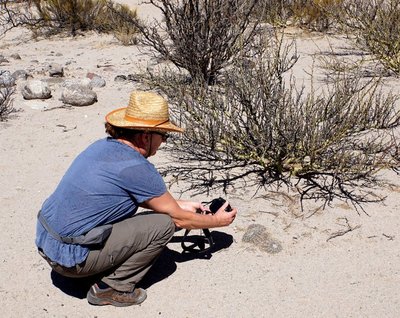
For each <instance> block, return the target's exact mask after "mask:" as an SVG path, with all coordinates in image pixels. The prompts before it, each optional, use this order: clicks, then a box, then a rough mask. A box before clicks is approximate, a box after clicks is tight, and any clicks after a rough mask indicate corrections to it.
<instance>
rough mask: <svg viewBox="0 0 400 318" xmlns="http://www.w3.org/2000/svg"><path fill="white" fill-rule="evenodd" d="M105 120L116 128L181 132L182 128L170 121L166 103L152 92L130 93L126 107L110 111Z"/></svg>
mask: <svg viewBox="0 0 400 318" xmlns="http://www.w3.org/2000/svg"><path fill="white" fill-rule="evenodd" d="M105 119H106V122H108V123H109V124H111V125H114V126H116V127H125V128H129V129H137V130H150V131H172V132H183V129H182V128H180V127H178V126H176V125H175V124H174V123H172V122H171V121H170V119H169V111H168V103H167V101H166V100H165V99H164V98H163V97H162V96H160V95H158V94H156V93H153V92H143V91H134V92H132V93H131V95H130V98H129V104H128V106H127V107H123V108H118V109H115V110H113V111H111V112H110V113H108V114H107V115H106V118H105Z"/></svg>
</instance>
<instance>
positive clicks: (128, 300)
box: [87, 284, 147, 307]
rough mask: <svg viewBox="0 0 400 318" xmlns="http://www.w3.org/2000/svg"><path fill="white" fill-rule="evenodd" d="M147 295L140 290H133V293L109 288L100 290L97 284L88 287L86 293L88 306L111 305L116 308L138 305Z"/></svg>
mask: <svg viewBox="0 0 400 318" xmlns="http://www.w3.org/2000/svg"><path fill="white" fill-rule="evenodd" d="M146 297H147V293H146V291H145V290H144V289H142V288H135V289H134V291H133V292H120V291H118V290H115V289H112V288H111V287H109V288H105V289H100V288H99V286H97V284H94V285H93V286H92V287H90V289H89V291H88V293H87V300H88V302H89V304H92V305H97V306H104V305H113V306H116V307H126V306H131V305H139V304H141V303H142V302H144V301H145V299H146Z"/></svg>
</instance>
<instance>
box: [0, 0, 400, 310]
mask: <svg viewBox="0 0 400 318" xmlns="http://www.w3.org/2000/svg"><path fill="white" fill-rule="evenodd" d="M125 2H126V3H128V4H132V5H133V4H135V3H136V1H125ZM140 8H146V10H148V7H140ZM146 10H144V9H143V11H144V13H143V11H142V14H147V13H148V11H146ZM340 41H341V40H340V39H335V38H330V39H328V38H327V37H324V36H310V37H305V36H303V37H301V38H299V39H298V47H299V54H300V60H299V63H298V65H297V66H296V67H297V68H296V76H297V78H300V79H301V78H305V77H306V74H305V71H306V70H307V69H309V68H310V63H311V61H312V57H311V55H310V54H311V53H312V52H313V51H314V52H318V51H319V50H320V49H321V47H325V48H327V47H329V45H328V43H330V42H333V43H334V44H335V45H336V47H337V48H339V47H343V46H344V44H343V43H342V42H340ZM13 53H18V54H20V56H21V60H13V59H9V60H10V63H8V64H6V65H1V66H0V69H6V70H10V71H15V70H17V69H25V70H28V69H29V70H31V73H32V74H33V76H34V77H35V78H38V79H43V78H46V77H47V75H46V74H47V73H46V72H45V71H44V68H45V66H46V65H47V64H48V63H50V62H56V63H60V64H62V65H65V77H66V78H84V77H85V75H86V73H87V72H95V73H97V74H99V75H101V76H102V77H103V78H104V79H106V81H107V86H106V87H104V88H98V89H95V90H96V92H97V94H98V102H97V103H95V104H94V105H92V106H88V107H72V108H57V107H58V106H62V102H61V101H59V97H60V94H61V88H60V87H59V86H57V85H56V84H53V85H52V89H53V97H52V98H51V99H50V100H46V101H44V103H45V104H46V108H45V109H33V108H32V105H33V104H32V103H31V102H28V101H24V100H23V98H22V96H21V94H20V93H19V92H18V93H17V94H16V95H15V101H14V106H15V108H17V109H18V110H20V111H19V112H17V113H16V114H15V115H13V116H11V117H10V118H9V120H8V121H7V122H2V123H0V138H1V142H0V179H1V183H0V202H1V214H2V217H1V219H0V227H1V233H0V239H1V242H2V248H1V249H0V270H1V275H0V299H1V300H0V304H1V310H2V313H1V316H2V317H131V316H132V317H399V316H400V292H399V286H400V272H399V268H400V266H399V265H400V248H399V238H400V235H399V228H400V216H399V201H400V200H399V198H400V196H399V192H400V181H399V177H398V176H396V175H395V174H393V173H389V172H387V173H385V177H387V179H388V180H390V181H391V182H392V183H393V185H392V186H390V187H389V186H386V187H384V188H382V189H381V193H383V194H385V195H386V196H387V199H386V200H385V202H384V203H379V204H369V205H367V206H365V209H366V212H367V213H368V214H369V216H367V215H366V214H363V213H361V214H358V213H357V212H356V211H355V210H354V209H353V208H351V207H349V206H348V205H346V204H342V203H335V204H334V205H333V206H332V207H328V208H327V209H326V210H324V211H317V212H316V213H314V212H315V208H316V207H317V206H318V204H311V205H309V206H307V208H306V209H305V210H304V211H301V210H300V207H299V205H298V203H297V201H296V199H295V198H292V197H290V196H288V195H286V194H285V192H282V193H268V197H264V198H262V197H261V198H252V194H253V193H254V192H253V191H252V190H253V189H247V191H246V192H240V193H239V192H237V193H229V194H228V196H227V197H228V199H229V200H230V202H231V203H232V205H234V206H237V207H238V209H239V215H238V217H237V218H236V220H235V223H234V224H233V225H232V226H230V227H228V228H223V229H215V230H214V236H215V238H216V241H217V248H216V249H217V251H216V252H215V253H213V255H212V256H211V257H210V258H198V257H189V256H185V255H182V254H181V248H180V244H179V242H178V241H179V239H178V238H179V236H180V235H182V234H181V233H179V232H178V233H177V236H178V238H177V239H176V240H173V241H172V242H171V243H170V244H169V245H168V248H167V249H166V251H165V253H164V254H163V255H162V256H161V257H160V259H159V261H158V262H157V263H156V264H155V266H154V267H153V270H152V271H151V272H150V273H149V275H148V277H147V278H146V279H145V281H144V282H143V286H144V287H145V288H147V291H148V298H147V300H146V301H145V302H144V303H143V304H142V305H140V306H134V307H127V308H114V307H109V306H108V307H94V306H90V305H89V304H88V303H87V301H86V299H85V297H84V294H83V293H82V289H81V288H80V284H79V283H78V282H76V281H70V280H63V279H61V278H60V277H57V276H54V275H52V274H51V271H50V268H49V267H48V265H47V263H46V262H45V261H44V260H43V259H42V258H41V257H40V256H39V255H38V254H37V252H36V248H35V245H34V238H35V224H36V214H37V211H38V209H39V208H40V206H41V204H42V202H43V201H44V200H45V199H46V198H47V197H48V195H50V194H51V192H52V191H53V190H54V188H55V187H56V185H57V183H58V181H59V179H60V178H61V177H62V175H63V174H64V172H65V170H66V169H67V167H68V166H69V164H70V163H71V161H72V160H73V159H74V157H75V156H76V155H77V154H78V153H79V152H81V151H82V150H83V149H84V148H85V147H86V146H87V145H89V144H90V143H91V142H93V141H95V140H97V139H99V138H102V137H104V136H105V134H104V129H103V121H104V115H105V114H106V113H107V112H109V111H110V110H112V109H114V108H117V107H122V106H124V105H125V104H126V102H127V101H128V96H129V93H130V92H131V91H132V90H133V89H135V84H133V83H118V82H114V77H115V76H116V75H120V74H125V75H127V74H130V73H135V72H137V71H138V68H139V67H140V65H146V63H148V57H146V56H143V55H141V54H140V53H139V51H138V49H137V48H136V47H123V46H120V45H119V44H118V43H117V42H116V41H115V40H114V39H113V38H112V37H109V36H99V35H96V34H89V35H86V36H84V37H77V38H75V39H71V38H60V37H56V38H52V39H50V40H46V39H41V40H38V41H34V40H31V39H30V37H29V34H27V33H26V32H22V31H21V30H16V31H15V32H11V33H10V34H8V35H7V36H6V37H5V38H3V39H1V40H0V54H2V55H4V56H5V57H7V58H8V57H9V56H10V55H11V54H13ZM67 62H71V63H67ZM105 65H109V66H108V67H103V66H105ZM98 66H100V67H98ZM397 83H398V81H397ZM21 85H23V82H21V81H20V82H18V90H20V88H21ZM391 85H393V86H394V87H395V86H396V82H394V83H392V84H391ZM167 155H168V154H167V153H165V152H163V151H160V152H159V153H158V155H157V156H156V157H155V158H154V159H153V161H154V163H155V164H156V165H157V163H160V162H162V161H163V160H165V159H166V158H167ZM179 190H180V189H179V188H176V189H173V190H172V191H173V192H175V193H178V191H179ZM264 194H265V193H263V195H264ZM217 195H220V193H212V194H211V195H210V196H209V197H208V198H207V197H202V199H204V200H207V199H211V198H213V197H214V196H217ZM346 220H347V222H348V224H350V226H352V227H354V228H355V229H354V230H353V231H351V232H349V233H347V234H345V235H343V236H338V237H335V238H332V239H329V238H330V237H332V235H334V234H335V233H337V232H338V231H343V230H345V229H346V226H347V225H346ZM255 223H257V224H261V225H264V226H265V227H266V228H267V232H268V233H269V235H270V237H272V238H273V239H275V240H277V241H278V242H279V243H280V244H281V245H282V247H283V250H282V251H281V252H279V253H276V254H271V253H268V252H265V251H262V250H260V249H259V248H257V247H256V246H254V245H252V244H246V243H244V242H242V237H243V234H244V233H245V230H246V228H247V227H248V226H249V225H251V224H255Z"/></svg>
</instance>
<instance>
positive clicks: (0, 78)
mask: <svg viewBox="0 0 400 318" xmlns="http://www.w3.org/2000/svg"><path fill="white" fill-rule="evenodd" d="M14 85H15V78H14V77H12V76H11V73H10V72H9V71H1V70H0V87H12V86H14Z"/></svg>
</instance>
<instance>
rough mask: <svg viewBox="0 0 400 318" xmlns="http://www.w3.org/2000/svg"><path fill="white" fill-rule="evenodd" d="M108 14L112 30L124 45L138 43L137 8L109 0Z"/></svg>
mask: <svg viewBox="0 0 400 318" xmlns="http://www.w3.org/2000/svg"><path fill="white" fill-rule="evenodd" d="M106 15H107V19H106V21H107V24H108V26H109V29H110V32H111V33H112V34H113V35H114V36H115V38H116V39H117V40H118V41H119V42H121V43H122V44H123V45H133V44H137V42H138V35H139V30H138V29H137V27H136V24H137V23H136V21H138V16H137V11H136V10H132V9H130V8H129V7H128V6H127V5H123V4H118V3H113V2H111V1H108V3H107V10H106ZM131 21H134V23H132V22H131Z"/></svg>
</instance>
